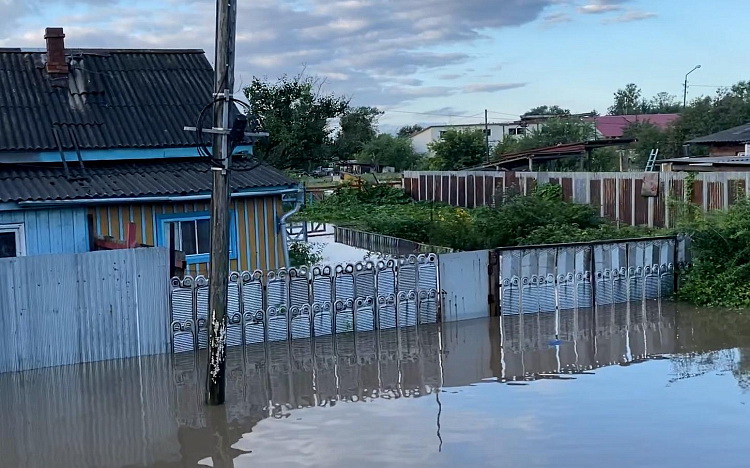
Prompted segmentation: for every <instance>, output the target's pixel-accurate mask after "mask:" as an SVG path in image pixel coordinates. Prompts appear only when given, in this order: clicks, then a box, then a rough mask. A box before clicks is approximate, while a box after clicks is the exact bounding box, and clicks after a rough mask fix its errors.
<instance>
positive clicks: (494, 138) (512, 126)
mask: <svg viewBox="0 0 750 468" xmlns="http://www.w3.org/2000/svg"><path fill="white" fill-rule="evenodd" d="M540 125H541V123H539V122H522V121H516V122H500V123H490V124H488V125H487V132H488V133H489V143H490V146H495V145H497V144H498V143H500V142H502V141H503V140H504V139H505V138H509V137H510V138H513V137H515V136H518V135H524V134H525V133H526V132H531V131H532V130H535V129H536V128H538V127H539V126H540ZM448 130H459V131H467V130H468V131H471V130H480V131H482V132H484V131H485V125H484V123H476V124H461V125H431V126H429V127H427V128H425V129H424V130H422V131H421V132H419V133H415V134H414V135H412V136H411V145H412V147H413V148H414V151H416V152H417V153H424V154H428V155H429V154H430V150H429V149H428V148H427V145H429V144H430V143H432V142H433V141H436V140H439V139H440V138H441V137H442V136H443V134H444V133H445V132H446V131H448Z"/></svg>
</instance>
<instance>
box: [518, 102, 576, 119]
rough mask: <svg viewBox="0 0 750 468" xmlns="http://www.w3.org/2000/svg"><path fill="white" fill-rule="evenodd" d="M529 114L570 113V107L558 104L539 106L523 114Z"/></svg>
mask: <svg viewBox="0 0 750 468" xmlns="http://www.w3.org/2000/svg"><path fill="white" fill-rule="evenodd" d="M527 115H558V116H562V115H570V109H563V108H562V107H560V106H557V105H554V106H537V107H534V108H533V109H530V110H529V111H528V112H525V113H524V114H523V116H524V117H525V116H527Z"/></svg>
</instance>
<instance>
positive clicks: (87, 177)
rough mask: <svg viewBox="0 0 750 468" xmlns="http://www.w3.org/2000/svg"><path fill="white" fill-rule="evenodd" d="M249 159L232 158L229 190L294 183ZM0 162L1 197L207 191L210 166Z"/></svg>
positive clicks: (3, 199) (183, 162)
mask: <svg viewBox="0 0 750 468" xmlns="http://www.w3.org/2000/svg"><path fill="white" fill-rule="evenodd" d="M254 165H255V164H254V163H253V162H250V161H236V162H235V163H234V165H233V167H234V168H235V169H237V170H236V171H233V172H232V177H231V178H230V181H231V184H232V190H234V191H239V190H245V189H252V188H263V187H279V186H290V187H291V186H293V185H294V181H292V180H291V179H289V178H288V177H287V176H286V175H284V174H283V173H282V172H280V171H278V170H276V169H274V168H272V167H270V166H266V165H261V166H258V167H257V168H255V169H252V170H249V171H247V170H245V171H243V169H248V168H252V167H253V166H254ZM70 175H71V177H66V174H65V170H64V168H63V167H60V166H57V167H49V166H48V167H41V166H36V167H31V166H22V165H0V202H18V201H32V200H39V201H42V200H74V199H92V198H123V197H142V196H175V195H190V194H199V193H207V192H209V191H210V190H211V183H212V176H211V166H210V165H209V164H207V163H206V162H204V161H198V160H158V161H139V162H137V163H130V162H129V163H122V162H120V163H100V164H97V165H89V166H87V167H86V169H85V171H84V170H81V169H80V168H79V167H77V166H75V167H73V166H71V167H70Z"/></svg>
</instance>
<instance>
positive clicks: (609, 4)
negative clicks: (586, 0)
mask: <svg viewBox="0 0 750 468" xmlns="http://www.w3.org/2000/svg"><path fill="white" fill-rule="evenodd" d="M620 3H623V0H593V2H592V3H590V4H588V5H583V6H580V7H578V12H579V13H583V14H590V15H600V14H602V13H609V12H611V11H618V10H621V9H622V7H621V6H620Z"/></svg>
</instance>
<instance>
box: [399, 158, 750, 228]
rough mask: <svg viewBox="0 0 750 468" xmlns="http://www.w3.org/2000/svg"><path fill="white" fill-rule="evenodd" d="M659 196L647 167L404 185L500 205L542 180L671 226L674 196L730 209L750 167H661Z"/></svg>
mask: <svg viewBox="0 0 750 468" xmlns="http://www.w3.org/2000/svg"><path fill="white" fill-rule="evenodd" d="M654 174H658V177H659V191H658V195H657V196H655V197H644V196H642V195H641V189H642V188H643V176H644V174H643V173H642V172H480V171H463V172H413V171H412V172H409V171H407V172H405V173H404V178H403V185H404V189H405V190H406V191H407V192H408V193H409V194H410V195H411V196H412V197H413V198H414V199H415V200H420V201H433V200H434V201H440V202H444V203H449V204H451V205H455V206H462V207H467V208H472V207H476V206H485V205H494V204H495V203H496V202H497V201H498V200H499V199H500V198H501V197H502V195H503V194H504V193H506V192H508V191H515V192H517V193H522V194H529V193H531V192H532V191H533V190H534V187H536V186H537V185H538V184H544V183H552V184H557V185H560V186H562V192H563V197H564V198H565V200H568V201H574V202H576V203H588V204H592V205H595V206H598V207H599V211H600V214H601V216H603V217H605V218H607V219H610V220H612V221H619V222H621V223H624V224H630V225H634V226H652V227H670V226H672V225H674V222H675V216H676V210H675V208H674V207H673V206H672V203H671V201H673V200H685V199H686V198H689V201H690V202H691V203H694V204H696V205H698V206H700V207H702V208H704V209H706V210H717V209H725V208H727V207H729V206H730V205H732V204H733V203H734V202H735V201H736V200H737V199H738V197H741V196H746V195H748V194H750V172H721V173H697V175H696V176H695V179H694V180H692V181H691V180H690V179H688V175H687V173H684V172H660V173H654Z"/></svg>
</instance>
